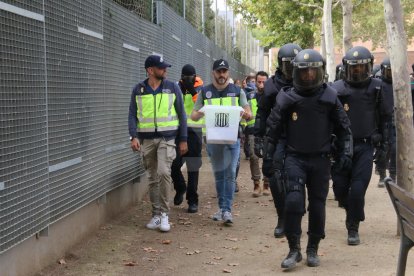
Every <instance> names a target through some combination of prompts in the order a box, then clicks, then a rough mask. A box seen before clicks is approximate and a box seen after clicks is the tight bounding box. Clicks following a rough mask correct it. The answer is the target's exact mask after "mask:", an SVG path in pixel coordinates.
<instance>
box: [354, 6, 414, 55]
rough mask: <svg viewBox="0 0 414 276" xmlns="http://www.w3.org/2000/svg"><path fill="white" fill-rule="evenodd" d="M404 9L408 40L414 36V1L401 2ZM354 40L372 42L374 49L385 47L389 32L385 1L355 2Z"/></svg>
mask: <svg viewBox="0 0 414 276" xmlns="http://www.w3.org/2000/svg"><path fill="white" fill-rule="evenodd" d="M401 3H402V5H403V8H404V15H405V17H404V19H405V31H406V33H407V37H408V38H412V37H413V35H414V5H413V2H412V0H401ZM353 4H354V13H353V27H354V31H353V40H357V39H361V40H362V41H368V40H371V41H372V43H373V47H374V48H375V47H378V46H380V47H385V44H386V41H387V32H386V28H385V19H384V4H383V0H365V1H361V0H354V1H353Z"/></svg>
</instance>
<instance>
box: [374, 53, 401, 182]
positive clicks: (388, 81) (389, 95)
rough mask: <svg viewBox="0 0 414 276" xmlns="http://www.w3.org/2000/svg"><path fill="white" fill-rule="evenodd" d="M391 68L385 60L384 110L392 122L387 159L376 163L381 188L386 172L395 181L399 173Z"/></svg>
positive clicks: (383, 63) (383, 68)
mask: <svg viewBox="0 0 414 276" xmlns="http://www.w3.org/2000/svg"><path fill="white" fill-rule="evenodd" d="M387 66H390V60H389V58H385V59H384V61H383V62H382V63H381V77H380V78H381V80H382V83H381V91H382V93H383V95H384V104H383V106H384V107H385V108H386V110H384V113H385V114H392V115H391V116H392V122H391V126H390V134H389V144H390V145H389V148H388V151H387V154H386V158H385V159H382V160H377V161H376V169H377V171H378V173H379V176H380V182H379V183H378V186H379V187H384V178H385V177H386V176H387V175H386V170H387V169H388V171H389V174H390V177H391V178H392V179H394V181H395V177H396V173H397V167H396V148H397V147H396V131H395V123H394V122H395V118H394V94H393V93H394V90H393V87H392V78H391V77H388V74H387V73H385V69H386V68H385V67H387Z"/></svg>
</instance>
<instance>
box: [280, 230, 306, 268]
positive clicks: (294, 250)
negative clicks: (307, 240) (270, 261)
mask: <svg viewBox="0 0 414 276" xmlns="http://www.w3.org/2000/svg"><path fill="white" fill-rule="evenodd" d="M287 239H288V243H289V254H288V255H287V257H286V258H285V259H284V260H283V262H282V264H281V267H282V268H285V269H291V268H294V267H295V266H296V263H298V262H300V261H302V254H301V253H300V237H299V236H289V237H287Z"/></svg>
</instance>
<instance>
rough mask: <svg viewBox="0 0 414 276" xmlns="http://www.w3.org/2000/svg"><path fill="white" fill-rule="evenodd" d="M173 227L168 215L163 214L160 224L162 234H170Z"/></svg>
mask: <svg viewBox="0 0 414 276" xmlns="http://www.w3.org/2000/svg"><path fill="white" fill-rule="evenodd" d="M170 229H171V226H170V223H169V222H168V215H167V214H166V213H161V224H160V230H161V231H162V232H168V231H170Z"/></svg>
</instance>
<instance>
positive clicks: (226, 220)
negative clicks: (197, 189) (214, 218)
mask: <svg viewBox="0 0 414 276" xmlns="http://www.w3.org/2000/svg"><path fill="white" fill-rule="evenodd" d="M223 220H224V223H226V224H231V223H233V216H232V215H231V213H230V212H229V211H224V212H223Z"/></svg>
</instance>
